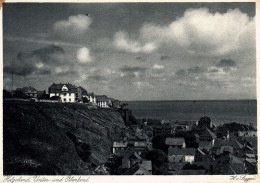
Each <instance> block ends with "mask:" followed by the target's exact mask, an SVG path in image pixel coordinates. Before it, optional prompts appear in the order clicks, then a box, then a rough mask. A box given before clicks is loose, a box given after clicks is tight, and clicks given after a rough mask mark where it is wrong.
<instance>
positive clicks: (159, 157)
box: [146, 149, 168, 175]
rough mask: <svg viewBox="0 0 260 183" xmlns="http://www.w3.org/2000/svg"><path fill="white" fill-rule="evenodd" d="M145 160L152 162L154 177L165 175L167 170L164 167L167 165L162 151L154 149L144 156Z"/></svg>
mask: <svg viewBox="0 0 260 183" xmlns="http://www.w3.org/2000/svg"><path fill="white" fill-rule="evenodd" d="M146 159H148V160H151V161H152V167H153V174H155V175H167V174H168V173H167V172H168V170H167V168H166V167H165V165H166V163H167V161H168V160H167V156H166V154H165V152H164V151H162V150H160V149H155V150H152V151H149V152H148V153H147V154H146Z"/></svg>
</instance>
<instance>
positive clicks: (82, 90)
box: [78, 86, 88, 95]
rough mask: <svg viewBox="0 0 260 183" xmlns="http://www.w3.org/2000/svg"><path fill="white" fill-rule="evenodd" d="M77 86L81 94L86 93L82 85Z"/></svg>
mask: <svg viewBox="0 0 260 183" xmlns="http://www.w3.org/2000/svg"><path fill="white" fill-rule="evenodd" d="M78 88H79V89H80V90H81V94H82V95H88V92H87V90H86V89H85V88H83V87H82V86H79V87H78Z"/></svg>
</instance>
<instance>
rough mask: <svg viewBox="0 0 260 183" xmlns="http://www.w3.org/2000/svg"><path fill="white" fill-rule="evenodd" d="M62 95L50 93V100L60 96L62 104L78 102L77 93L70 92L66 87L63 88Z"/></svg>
mask: <svg viewBox="0 0 260 183" xmlns="http://www.w3.org/2000/svg"><path fill="white" fill-rule="evenodd" d="M61 90H62V93H50V98H51V97H53V96H59V97H60V100H61V102H62V103H66V102H76V93H70V92H68V88H67V86H66V85H64V86H63V87H62V89H61Z"/></svg>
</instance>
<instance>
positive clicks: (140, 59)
mask: <svg viewBox="0 0 260 183" xmlns="http://www.w3.org/2000/svg"><path fill="white" fill-rule="evenodd" d="M136 60H138V61H143V62H144V61H145V60H146V59H145V58H144V57H136Z"/></svg>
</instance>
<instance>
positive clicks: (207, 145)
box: [199, 140, 212, 151]
mask: <svg viewBox="0 0 260 183" xmlns="http://www.w3.org/2000/svg"><path fill="white" fill-rule="evenodd" d="M199 148H200V149H205V150H207V151H209V150H210V149H211V148H212V143H211V141H205V140H204V141H200V142H199Z"/></svg>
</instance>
